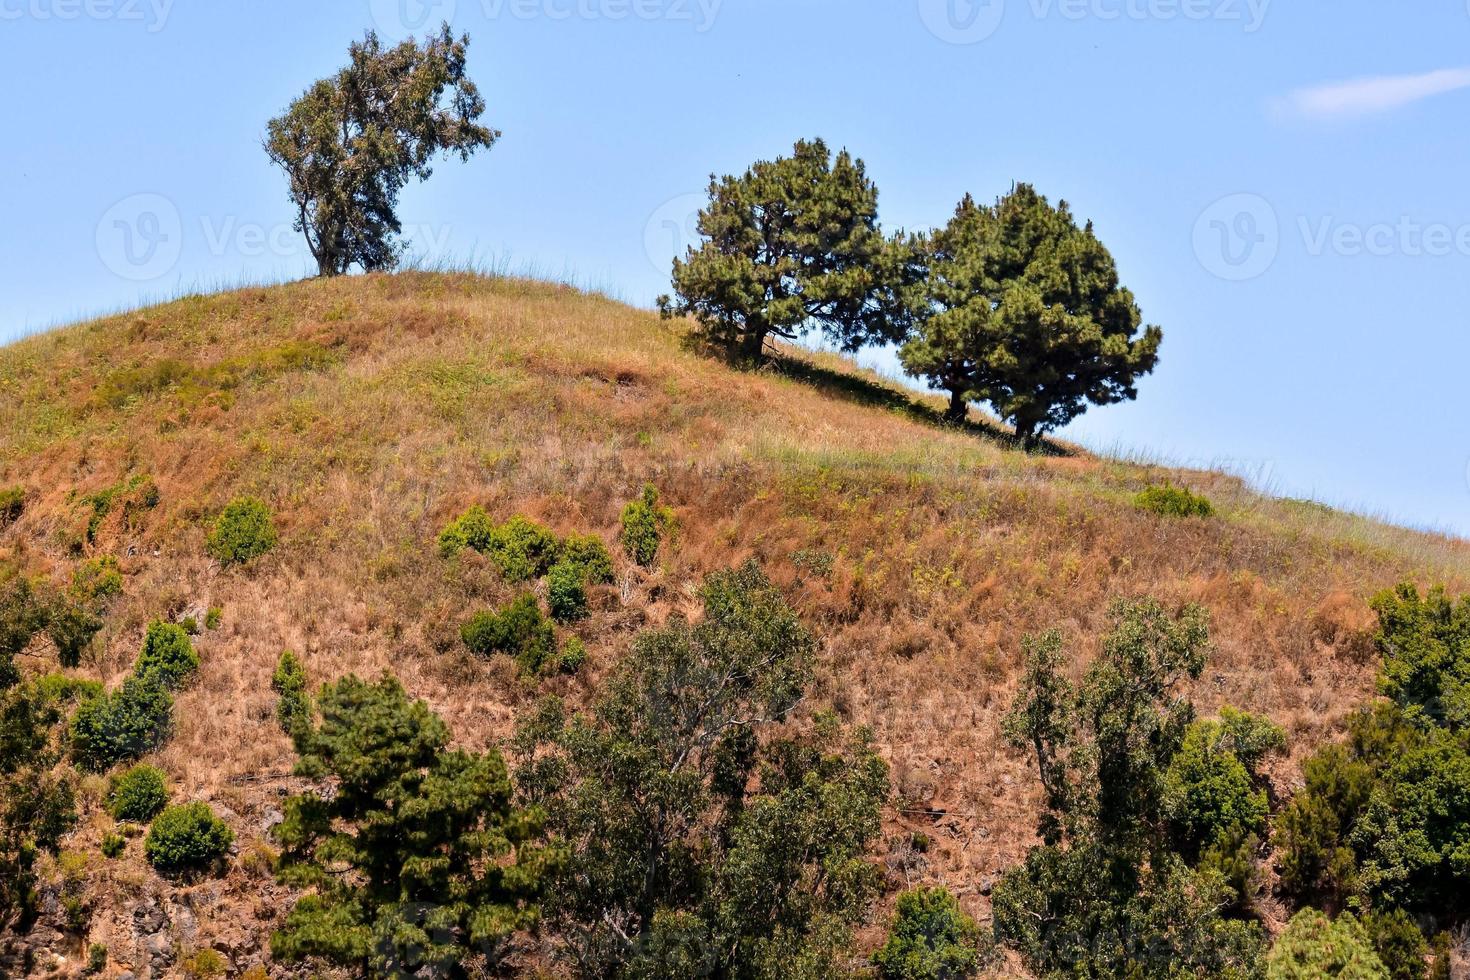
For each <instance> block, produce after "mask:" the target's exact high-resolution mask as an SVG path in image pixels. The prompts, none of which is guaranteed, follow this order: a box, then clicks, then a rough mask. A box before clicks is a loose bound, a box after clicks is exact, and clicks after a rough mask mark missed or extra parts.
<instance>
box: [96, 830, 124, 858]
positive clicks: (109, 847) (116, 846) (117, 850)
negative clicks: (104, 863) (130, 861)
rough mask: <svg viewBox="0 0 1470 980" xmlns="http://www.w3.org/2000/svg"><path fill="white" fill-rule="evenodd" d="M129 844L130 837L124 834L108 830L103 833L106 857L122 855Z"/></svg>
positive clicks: (103, 853) (103, 846)
mask: <svg viewBox="0 0 1470 980" xmlns="http://www.w3.org/2000/svg"><path fill="white" fill-rule="evenodd" d="M127 846H128V839H127V838H126V837H124V836H123V835H122V834H115V833H113V832H111V831H108V832H107V833H105V834H103V835H102V856H103V857H105V858H115V857H121V856H122V852H123V851H125V850H126V849H127Z"/></svg>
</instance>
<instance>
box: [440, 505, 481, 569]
mask: <svg viewBox="0 0 1470 980" xmlns="http://www.w3.org/2000/svg"><path fill="white" fill-rule="evenodd" d="M494 533H495V523H494V522H493V521H491V520H490V515H489V514H487V513H485V508H483V507H481V506H480V505H479V504H475V505H474V506H473V507H471V508H470V509H469V510H467V511H465V512H464V513H463V514H461V515H459V516H458V517H456V518H455V519H454V520H453V521H451V522H450V523H449V526H448V527H446V528H445V529H444V530H443V531H440V532H439V553H440V554H441V555H443V556H444V557H446V558H451V557H453V556H454V555H457V554H459V553H460V552H461V551H463V550H464V549H466V548H469V549H471V550H472V551H479V552H485V551H488V550H490V537H491V535H492V534H494Z"/></svg>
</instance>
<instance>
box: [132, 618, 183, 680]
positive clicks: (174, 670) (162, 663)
mask: <svg viewBox="0 0 1470 980" xmlns="http://www.w3.org/2000/svg"><path fill="white" fill-rule="evenodd" d="M198 669H199V653H198V651H196V650H195V649H194V643H193V641H192V640H190V639H189V632H188V630H186V629H184V627H182V626H180V625H178V624H177V623H164V622H160V621H158V620H154V621H153V622H151V623H149V624H148V632H147V634H146V635H145V636H144V637H143V649H142V650H140V651H139V652H138V659H137V660H136V661H135V662H134V663H133V674H134V675H135V676H137V677H140V678H143V679H145V680H151V681H154V682H155V683H157V684H158V685H159V686H160V687H164V688H166V689H168V690H170V691H177V690H178V689H179V688H181V687H183V686H184V684H185V682H187V681H188V680H189V678H190V677H192V676H193V675H194V672H195V671H197V670H198Z"/></svg>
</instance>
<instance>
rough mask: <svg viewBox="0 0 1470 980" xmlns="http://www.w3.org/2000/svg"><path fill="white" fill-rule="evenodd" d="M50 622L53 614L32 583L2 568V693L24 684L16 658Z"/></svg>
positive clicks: (0, 615)
mask: <svg viewBox="0 0 1470 980" xmlns="http://www.w3.org/2000/svg"><path fill="white" fill-rule="evenodd" d="M49 621H50V610H49V608H48V606H47V604H46V602H45V601H44V600H43V598H42V597H41V596H40V595H38V594H37V591H36V587H35V586H34V585H32V584H31V581H30V580H29V579H27V578H25V577H24V576H22V575H20V574H19V572H17V571H15V570H13V569H8V568H6V567H5V566H3V565H0V690H3V689H5V688H8V687H11V686H13V685H15V684H17V683H19V682H20V670H19V668H17V667H16V665H15V656H16V654H18V653H20V652H22V651H23V650H25V648H26V647H27V646H29V645H30V643H31V640H32V639H34V638H35V636H36V634H38V633H40V632H41V631H42V630H43V629H45V628H46V624H47V623H48V622H49Z"/></svg>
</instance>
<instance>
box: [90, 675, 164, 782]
mask: <svg viewBox="0 0 1470 980" xmlns="http://www.w3.org/2000/svg"><path fill="white" fill-rule="evenodd" d="M173 706H174V700H173V698H172V697H171V696H170V695H169V693H168V691H166V690H164V688H163V687H162V686H161V685H159V684H158V682H157V681H155V680H151V679H145V678H141V677H129V678H128V679H127V680H125V681H123V684H122V687H120V688H118V689H117V690H116V691H114V692H113V693H111V694H99V695H97V696H95V697H91V698H88V699H87V700H86V701H83V702H82V704H81V706H80V707H78V708H77V713H76V716H75V717H74V718H72V722H71V752H72V758H74V759H75V760H76V762H77V764H78V765H79V766H81V767H82V768H84V769H88V770H91V771H92V772H106V771H107V770H108V769H111V768H112V767H113V766H115V765H117V764H118V763H119V762H128V761H130V760H133V759H136V758H138V757H139V756H142V755H145V754H147V753H148V752H151V751H153V750H154V749H155V748H157V747H158V746H159V745H160V744H161V743H162V742H163V740H164V738H165V737H166V736H167V734H168V731H169V725H170V722H171V719H172V716H173Z"/></svg>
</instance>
